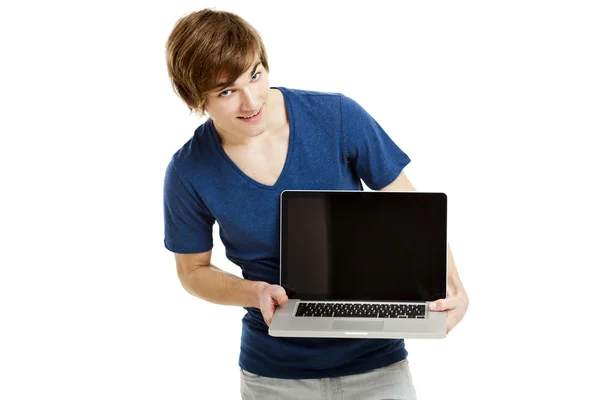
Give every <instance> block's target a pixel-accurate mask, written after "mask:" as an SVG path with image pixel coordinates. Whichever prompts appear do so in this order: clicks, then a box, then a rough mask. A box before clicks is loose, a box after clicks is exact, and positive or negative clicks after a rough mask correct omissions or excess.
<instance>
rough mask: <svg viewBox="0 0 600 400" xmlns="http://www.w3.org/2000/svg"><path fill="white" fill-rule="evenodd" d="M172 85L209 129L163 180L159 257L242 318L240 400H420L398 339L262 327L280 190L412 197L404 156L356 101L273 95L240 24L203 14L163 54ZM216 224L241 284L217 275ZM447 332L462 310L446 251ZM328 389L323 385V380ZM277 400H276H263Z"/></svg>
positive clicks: (190, 18) (252, 35)
mask: <svg viewBox="0 0 600 400" xmlns="http://www.w3.org/2000/svg"><path fill="white" fill-rule="evenodd" d="M167 64H168V70H169V75H170V78H171V80H172V83H173V87H174V88H175V90H176V92H177V93H178V95H179V96H180V97H181V98H182V99H183V100H184V101H185V102H186V104H187V105H188V107H189V108H190V109H192V110H194V111H196V112H198V113H200V114H203V113H207V114H208V115H209V116H210V119H209V120H208V121H207V122H206V123H204V124H202V125H201V126H200V127H199V128H198V129H197V130H196V131H195V132H194V136H193V137H192V139H190V141H188V142H187V143H186V144H185V145H184V146H183V147H182V148H181V149H180V150H179V151H178V152H177V153H176V154H175V155H174V156H173V159H172V160H171V163H170V164H169V166H168V168H167V173H166V177H165V191H164V197H165V246H166V247H167V248H168V249H169V250H171V251H172V252H174V253H175V260H176V264H177V273H178V275H179V278H180V280H181V283H182V285H183V286H184V288H185V289H186V290H187V291H188V292H190V293H191V294H193V295H195V296H197V297H200V298H202V299H205V300H207V301H210V302H213V303H217V304H228V305H238V306H243V307H245V308H246V310H247V311H248V312H247V314H246V315H245V316H244V318H243V321H242V322H243V332H242V345H241V351H240V359H239V365H240V367H241V371H240V375H241V390H242V397H243V398H247V399H254V398H257V399H264V398H284V399H287V398H299V399H308V398H317V397H319V396H321V393H322V392H323V393H325V392H327V391H329V393H330V394H331V395H332V396H338V397H335V398H341V396H342V393H343V398H344V399H350V398H356V399H367V398H395V397H398V396H401V397H402V398H415V397H416V396H415V392H414V388H413V385H412V382H411V377H410V371H409V367H408V361H407V358H406V357H407V352H406V350H405V348H404V341H403V340H372V339H305V338H276V337H271V336H269V335H268V325H269V324H270V323H271V319H272V318H273V313H274V310H275V308H276V307H277V306H278V305H282V304H284V303H285V302H286V301H287V300H288V299H287V296H286V293H285V290H284V289H283V288H282V287H281V286H279V285H277V283H278V282H279V237H278V227H279V219H278V218H279V215H278V213H279V196H280V194H281V192H282V191H283V190H286V189H307V190H319V189H322V190H362V186H361V183H360V179H362V180H363V181H364V182H365V183H366V184H367V185H368V186H369V187H371V188H372V189H374V190H396V191H406V190H415V189H414V187H413V186H412V184H411V183H410V181H409V180H408V178H407V177H406V175H405V174H404V173H403V172H402V169H403V168H404V167H405V166H406V165H407V164H408V163H409V162H410V159H409V158H408V156H407V155H406V154H405V153H404V152H403V151H402V150H400V148H398V146H397V145H396V144H395V143H394V142H393V141H392V140H391V139H390V138H389V136H388V135H387V134H386V133H385V132H384V131H383V130H382V129H381V127H380V126H379V125H378V124H377V122H376V121H375V120H374V119H373V118H372V117H371V116H370V115H369V114H368V113H367V112H366V111H365V110H364V109H363V108H362V107H361V106H360V105H358V104H357V103H356V102H354V101H353V100H351V99H349V98H347V97H345V96H343V95H340V94H332V93H318V92H309V91H301V90H292V89H286V88H271V87H270V86H269V81H268V72H269V65H268V59H267V54H266V51H265V48H264V45H263V43H262V40H261V39H260V36H259V35H258V33H257V32H256V31H255V30H254V29H253V28H252V27H251V26H250V25H249V24H248V23H247V22H246V21H244V20H243V19H241V18H240V17H238V16H237V15H234V14H231V13H227V12H219V11H213V10H202V11H200V12H196V13H192V14H189V15H187V16H185V17H184V18H182V19H180V20H179V21H178V22H177V24H176V25H175V27H174V29H173V32H172V33H171V35H170V36H169V39H168V42H167ZM215 221H217V222H218V223H219V227H220V236H221V240H222V241H223V244H224V245H225V247H226V250H227V257H228V259H229V260H231V261H232V262H234V263H235V264H237V265H238V266H240V268H241V269H242V275H243V277H244V279H241V278H238V277H236V276H234V275H231V274H228V273H226V272H224V271H222V270H220V269H219V268H217V267H216V266H214V265H212V264H211V249H212V245H213V238H212V227H213V224H214V222H215ZM448 260H449V279H448V281H449V282H448V289H447V291H448V297H447V298H446V299H442V300H438V301H436V302H434V303H431V307H432V310H435V311H447V312H448V314H447V316H448V318H447V321H448V326H447V330H448V331H450V330H451V329H452V328H453V327H454V326H455V325H456V324H457V323H458V322H459V321H460V320H461V319H462V317H463V316H464V314H465V312H466V310H467V306H468V297H467V295H466V293H465V291H464V288H463V286H462V284H461V282H460V280H459V277H458V273H457V271H456V266H455V265H454V260H453V257H452V253H451V252H450V250H449V258H448ZM328 378H329V379H328ZM269 396H272V397H269Z"/></svg>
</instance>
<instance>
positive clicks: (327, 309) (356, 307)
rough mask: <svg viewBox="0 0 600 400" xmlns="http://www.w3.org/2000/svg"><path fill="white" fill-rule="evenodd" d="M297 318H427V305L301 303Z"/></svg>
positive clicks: (297, 310)
mask: <svg viewBox="0 0 600 400" xmlns="http://www.w3.org/2000/svg"><path fill="white" fill-rule="evenodd" d="M295 316H296V317H344V318H352V317H355V318H425V304H374V303H317V302H310V303H302V302H301V303H299V304H298V308H297V309H296V315H295Z"/></svg>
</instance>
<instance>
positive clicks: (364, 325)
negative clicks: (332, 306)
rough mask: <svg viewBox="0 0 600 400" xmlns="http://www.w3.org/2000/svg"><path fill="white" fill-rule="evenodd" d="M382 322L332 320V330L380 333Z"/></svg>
mask: <svg viewBox="0 0 600 400" xmlns="http://www.w3.org/2000/svg"><path fill="white" fill-rule="evenodd" d="M383 323H384V321H348V320H337V319H336V320H333V326H332V327H331V328H332V329H339V330H343V331H381V330H383Z"/></svg>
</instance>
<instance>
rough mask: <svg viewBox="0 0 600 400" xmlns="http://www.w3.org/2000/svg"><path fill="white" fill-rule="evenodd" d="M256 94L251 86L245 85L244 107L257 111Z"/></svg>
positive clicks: (243, 94)
mask: <svg viewBox="0 0 600 400" xmlns="http://www.w3.org/2000/svg"><path fill="white" fill-rule="evenodd" d="M256 105H257V101H256V96H254V93H252V90H251V89H250V88H249V87H245V88H244V89H243V90H242V104H241V106H242V109H243V110H247V111H256Z"/></svg>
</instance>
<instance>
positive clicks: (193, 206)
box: [163, 160, 215, 254]
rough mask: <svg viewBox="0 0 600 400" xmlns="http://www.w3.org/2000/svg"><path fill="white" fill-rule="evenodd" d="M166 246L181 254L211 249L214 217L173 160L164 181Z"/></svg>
mask: <svg viewBox="0 0 600 400" xmlns="http://www.w3.org/2000/svg"><path fill="white" fill-rule="evenodd" d="M163 199H164V218H165V247H166V248H167V249H168V250H170V251H172V252H174V253H181V254H191V253H203V252H205V251H208V250H210V249H212V247H213V237H212V227H213V225H214V223H215V218H214V217H213V216H212V214H211V213H210V212H209V211H208V209H207V207H206V205H205V204H204V202H203V201H202V199H201V197H200V196H199V195H198V194H197V193H195V191H194V190H193V188H192V187H191V186H190V185H189V184H186V183H185V182H184V181H182V179H181V178H180V176H179V174H178V173H177V170H176V167H175V164H174V162H173V160H172V161H171V162H170V163H169V166H168V167H167V172H166V174H165V183H164V192H163Z"/></svg>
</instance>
